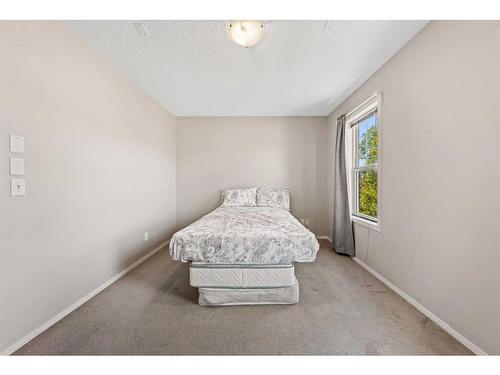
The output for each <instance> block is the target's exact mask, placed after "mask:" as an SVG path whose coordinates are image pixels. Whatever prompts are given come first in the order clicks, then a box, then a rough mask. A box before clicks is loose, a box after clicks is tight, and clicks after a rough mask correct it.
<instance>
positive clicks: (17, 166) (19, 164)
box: [10, 158, 24, 176]
mask: <svg viewBox="0 0 500 375" xmlns="http://www.w3.org/2000/svg"><path fill="white" fill-rule="evenodd" d="M10 174H11V175H15V176H24V159H23V158H10Z"/></svg>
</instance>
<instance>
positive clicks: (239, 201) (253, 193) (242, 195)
mask: <svg viewBox="0 0 500 375" xmlns="http://www.w3.org/2000/svg"><path fill="white" fill-rule="evenodd" d="M256 205H257V188H249V189H223V190H222V205H221V207H255V206H256Z"/></svg>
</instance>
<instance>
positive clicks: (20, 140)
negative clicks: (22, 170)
mask: <svg viewBox="0 0 500 375" xmlns="http://www.w3.org/2000/svg"><path fill="white" fill-rule="evenodd" d="M10 152H18V153H21V154H22V153H24V137H22V136H20V135H15V134H11V135H10Z"/></svg>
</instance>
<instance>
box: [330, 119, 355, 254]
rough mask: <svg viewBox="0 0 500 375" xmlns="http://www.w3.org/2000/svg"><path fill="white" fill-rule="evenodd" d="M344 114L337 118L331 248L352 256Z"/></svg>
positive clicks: (352, 238) (352, 241) (352, 243)
mask: <svg viewBox="0 0 500 375" xmlns="http://www.w3.org/2000/svg"><path fill="white" fill-rule="evenodd" d="M345 122H346V121H345V115H342V116H340V117H339V118H338V119H337V140H336V142H335V181H334V184H335V185H334V196H333V250H335V252H337V253H340V254H347V255H350V256H352V257H353V256H354V235H353V231H352V221H351V215H350V213H349V196H348V192H347V174H346V166H345Z"/></svg>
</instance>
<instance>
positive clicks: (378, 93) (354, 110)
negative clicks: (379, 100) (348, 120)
mask: <svg viewBox="0 0 500 375" xmlns="http://www.w3.org/2000/svg"><path fill="white" fill-rule="evenodd" d="M382 94H383V93H382V92H374V93H373V95H372V96H370V97H369V98H368V99H366V100H365V101H364V102H363V103H361V104H360V105H358V106H357V107H356V108H354V109H353V110H351V111H349V112H348V113H346V115H345V117H349V116H352V115H353V114H354V113H356V112H357V111H359V110H360V108H361V107H363V106H364V105H365V104H366V103H368V102H370V101H371V100H373V99H374V98H376V97H377V96H380V97H382Z"/></svg>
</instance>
